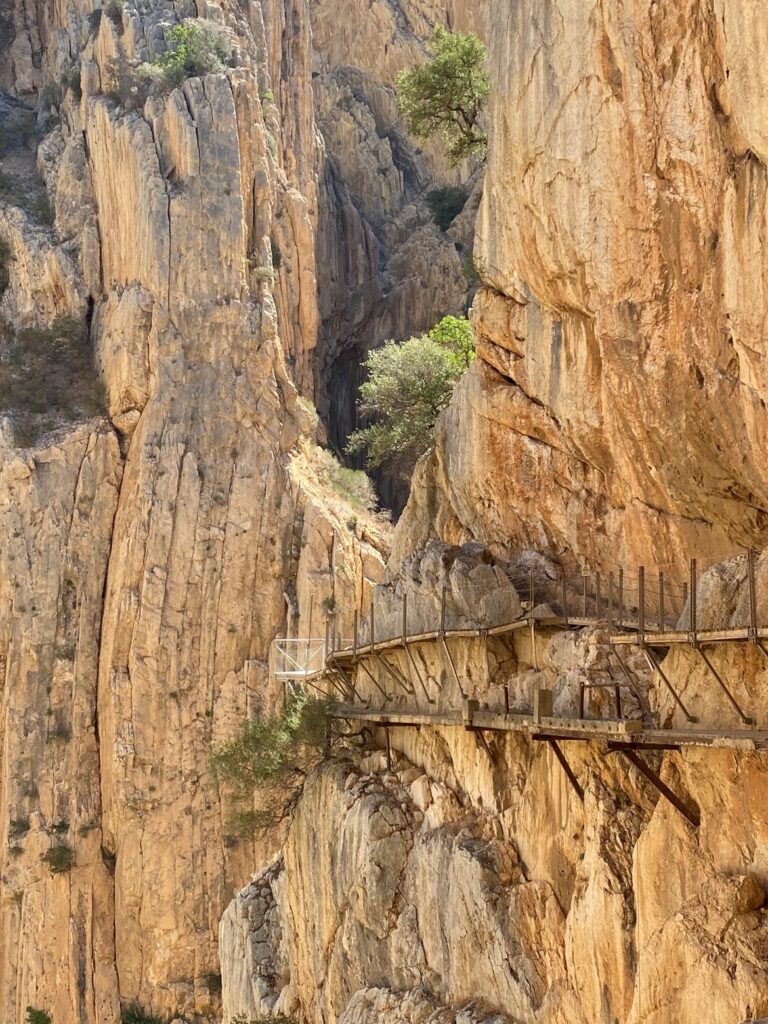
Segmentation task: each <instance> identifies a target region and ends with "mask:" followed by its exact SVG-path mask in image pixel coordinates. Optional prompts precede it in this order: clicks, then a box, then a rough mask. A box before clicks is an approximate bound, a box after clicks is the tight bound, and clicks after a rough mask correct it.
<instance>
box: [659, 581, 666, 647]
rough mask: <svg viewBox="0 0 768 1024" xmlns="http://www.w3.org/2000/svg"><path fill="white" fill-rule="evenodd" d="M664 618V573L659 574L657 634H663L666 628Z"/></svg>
mask: <svg viewBox="0 0 768 1024" xmlns="http://www.w3.org/2000/svg"><path fill="white" fill-rule="evenodd" d="M666 625H667V622H666V616H665V614H664V573H663V572H660V573H659V632H660V633H663V632H664V630H665V628H666Z"/></svg>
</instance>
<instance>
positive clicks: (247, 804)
mask: <svg viewBox="0 0 768 1024" xmlns="http://www.w3.org/2000/svg"><path fill="white" fill-rule="evenodd" d="M331 707H332V702H331V701H328V700H313V699H310V698H309V697H308V696H307V695H306V693H304V692H303V691H301V692H298V693H294V694H291V695H289V697H288V699H287V700H286V705H285V708H284V710H283V711H282V713H280V714H275V715H266V716H264V717H261V718H256V719H252V720H250V721H247V722H244V723H243V725H242V726H241V727H240V730H239V731H238V733H237V735H236V736H235V737H234V738H233V739H231V740H230V741H229V742H228V743H224V744H222V745H220V746H218V747H215V748H214V749H213V750H212V752H211V755H210V767H211V771H212V773H213V776H214V779H216V781H218V782H219V784H221V785H222V786H223V787H224V788H225V790H226V791H227V793H228V795H229V797H230V798H231V800H232V803H233V807H234V811H233V814H232V817H231V821H230V828H231V830H232V832H234V833H235V834H237V835H254V834H264V833H266V832H269V831H270V830H272V829H274V828H275V827H276V826H278V825H279V824H280V823H281V822H284V821H286V820H288V819H290V817H291V816H292V814H293V810H294V808H295V807H296V804H297V803H298V800H299V797H300V796H301V793H302V791H303V789H304V783H305V781H306V779H307V777H308V776H309V775H310V773H311V772H313V771H314V770H315V769H316V768H318V767H319V766H320V765H321V764H322V763H323V762H324V761H325V760H327V759H328V757H330V756H331V754H332V752H333V748H334V745H335V743H336V742H337V740H338V737H337V736H335V735H334V733H333V730H332V726H331V718H330V709H331ZM255 801H257V802H258V807H257V808H254V802H255Z"/></svg>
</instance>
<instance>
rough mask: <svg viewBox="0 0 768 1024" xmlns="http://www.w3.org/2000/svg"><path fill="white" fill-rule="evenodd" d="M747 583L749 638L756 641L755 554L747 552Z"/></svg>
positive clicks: (750, 551)
mask: <svg viewBox="0 0 768 1024" xmlns="http://www.w3.org/2000/svg"><path fill="white" fill-rule="evenodd" d="M747 582H748V586H749V638H750V640H753V641H756V640H757V587H756V585H755V552H754V551H753V550H752V548H750V549H749V551H748V552H747Z"/></svg>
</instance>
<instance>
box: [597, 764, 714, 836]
mask: <svg viewBox="0 0 768 1024" xmlns="http://www.w3.org/2000/svg"><path fill="white" fill-rule="evenodd" d="M608 749H609V753H612V754H623V755H624V757H626V759H627V760H628V761H629V762H630V764H633V765H634V766H635V768H637V770H638V771H639V772H640V774H641V775H643V776H644V777H645V778H646V779H647V780H648V781H649V782H650V783H651V785H652V786H655V788H656V789H657V790H658V791H659V793H661V795H662V796H663V797H664V798H665V799H666V800H668V801H669V802H670V803H671V804H672V806H673V807H675V808H676V809H677V810H678V811H679V812H680V813H681V814H682V816H683V817H684V818H685V819H686V820H687V821H688V822H690V824H691V825H693V827H694V828H698V827H699V825H700V824H701V818H700V816H699V813H698V811H695V810H693V809H692V808H690V807H688V805H687V804H686V803H684V802H683V801H682V800H681V799H680V797H679V796H678V795H677V794H676V793H673V792H672V790H671V789H670V788H669V786H668V785H667V784H666V783H665V782H662V780H661V779H660V778H659V776H658V775H657V773H656V772H655V771H654V770H653V768H651V767H650V765H647V764H646V763H645V761H643V759H642V758H641V757H640V756H639V755H638V754H637V753H636V751H634V750H632V749H631V748H630V747H614V746H610V747H609V748H608Z"/></svg>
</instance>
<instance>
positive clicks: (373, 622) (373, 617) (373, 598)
mask: <svg viewBox="0 0 768 1024" xmlns="http://www.w3.org/2000/svg"><path fill="white" fill-rule="evenodd" d="M375 643H376V587H374V588H373V590H372V591H371V650H373V647H374V644H375Z"/></svg>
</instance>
